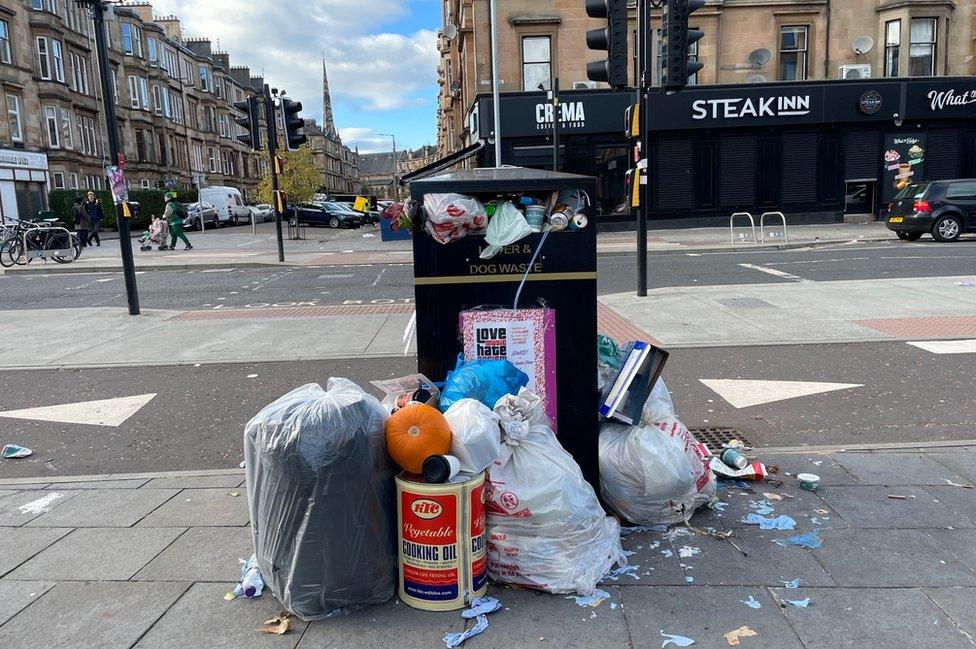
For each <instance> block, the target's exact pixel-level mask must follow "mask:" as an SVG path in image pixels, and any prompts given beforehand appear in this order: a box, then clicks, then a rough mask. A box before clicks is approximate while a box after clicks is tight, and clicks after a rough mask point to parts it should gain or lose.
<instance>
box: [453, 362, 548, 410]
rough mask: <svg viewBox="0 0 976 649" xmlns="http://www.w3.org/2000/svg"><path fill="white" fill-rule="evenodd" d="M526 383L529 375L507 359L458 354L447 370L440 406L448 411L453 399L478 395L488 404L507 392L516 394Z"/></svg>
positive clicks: (491, 404)
mask: <svg viewBox="0 0 976 649" xmlns="http://www.w3.org/2000/svg"><path fill="white" fill-rule="evenodd" d="M528 384H529V375H528V374H526V373H525V372H523V371H522V370H520V369H519V368H517V367H515V366H514V365H512V364H511V363H510V362H509V361H507V360H504V359H502V360H486V359H478V360H473V361H467V362H465V360H464V358H463V357H461V356H460V355H458V362H457V366H456V367H455V368H454V370H453V371H451V372H448V373H447V379H446V380H445V381H444V389H443V390H442V391H441V398H440V402H439V407H440V410H441V412H447V409H448V408H450V407H451V406H452V405H453V404H454V402H456V401H460V400H461V399H477V400H478V401H480V402H481V403H483V404H485V405H486V406H488V407H489V408H494V407H495V402H497V401H498V400H499V399H501V398H502V397H504V396H505V395H506V394H518V391H519V388H522V387H525V386H526V385H528Z"/></svg>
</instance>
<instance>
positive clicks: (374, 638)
mask: <svg viewBox="0 0 976 649" xmlns="http://www.w3.org/2000/svg"><path fill="white" fill-rule="evenodd" d="M489 594H491V593H489ZM502 603H503V604H504V603H505V602H504V600H502ZM500 613H501V612H500V611H499V612H498V613H493V614H492V617H493V616H495V615H499V614H500ZM492 622H493V621H492V620H489V623H492ZM464 628H465V620H464V619H462V618H461V615H460V613H459V612H458V611H447V612H443V613H435V612H431V611H418V610H417V609H413V608H410V607H409V606H407V605H406V604H404V603H403V602H401V601H399V600H397V599H395V598H394V599H392V600H390V601H389V602H387V603H385V604H382V605H380V606H370V607H368V608H365V609H361V610H359V611H354V612H352V613H350V614H349V615H344V616H338V617H334V618H329V619H325V620H319V621H316V622H313V623H311V624H310V625H309V627H308V629H306V630H305V635H303V636H302V640H301V642H299V643H298V649H322V647H336V649H338V648H339V647H342V648H343V649H345V648H346V647H349V648H350V649H353V648H355V649H359V648H360V647H361V648H362V649H372V648H374V647H377V648H378V647H391V646H395V647H396V648H397V649H431V648H432V647H443V646H444V641H443V637H444V634H445V633H453V632H457V631H463V630H464ZM537 637H538V636H537ZM490 638H491V629H490V628H489V629H488V630H487V631H485V632H484V633H483V634H481V636H479V637H478V639H476V640H472V641H471V645H470V647H471V649H475V647H476V646H480V641H481V640H482V639H483V640H485V641H487V640H489V639H490ZM476 642H479V644H478V645H475V643H476Z"/></svg>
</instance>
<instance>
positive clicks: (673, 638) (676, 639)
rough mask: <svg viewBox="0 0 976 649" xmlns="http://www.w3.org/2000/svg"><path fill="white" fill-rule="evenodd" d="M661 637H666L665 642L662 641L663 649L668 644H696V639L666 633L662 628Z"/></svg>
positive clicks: (684, 645) (685, 645) (686, 645)
mask: <svg viewBox="0 0 976 649" xmlns="http://www.w3.org/2000/svg"><path fill="white" fill-rule="evenodd" d="M661 637H662V638H664V642H662V643H661V649H664V647H667V646H668V645H674V646H675V647H690V646H691V645H693V644H695V641H694V640H692V639H691V638H687V637H685V636H683V635H672V634H670V633H665V632H664V629H661Z"/></svg>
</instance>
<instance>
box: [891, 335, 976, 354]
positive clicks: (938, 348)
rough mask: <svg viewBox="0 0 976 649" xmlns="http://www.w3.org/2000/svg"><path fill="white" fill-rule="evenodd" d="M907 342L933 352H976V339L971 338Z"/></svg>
mask: <svg viewBox="0 0 976 649" xmlns="http://www.w3.org/2000/svg"><path fill="white" fill-rule="evenodd" d="M907 344H909V345H911V346H912V347H918V348H919V349H924V350H925V351H927V352H932V353H933V354H976V339H970V340H913V341H909V342H908V343H907Z"/></svg>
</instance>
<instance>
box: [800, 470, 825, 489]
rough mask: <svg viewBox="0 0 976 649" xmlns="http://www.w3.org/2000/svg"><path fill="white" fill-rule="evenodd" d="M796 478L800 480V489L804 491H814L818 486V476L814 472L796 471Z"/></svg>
mask: <svg viewBox="0 0 976 649" xmlns="http://www.w3.org/2000/svg"><path fill="white" fill-rule="evenodd" d="M796 479H797V480H799V481H800V489H803V490H804V491H816V490H817V487H819V486H820V476H818V475H817V474H816V473H798V474H796Z"/></svg>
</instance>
